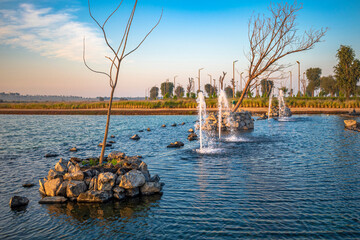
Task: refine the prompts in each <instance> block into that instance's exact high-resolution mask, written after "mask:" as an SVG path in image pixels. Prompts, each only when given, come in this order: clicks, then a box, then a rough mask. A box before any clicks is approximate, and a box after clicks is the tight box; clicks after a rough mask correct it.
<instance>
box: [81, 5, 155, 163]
mask: <svg viewBox="0 0 360 240" xmlns="http://www.w3.org/2000/svg"><path fill="white" fill-rule="evenodd" d="M122 2H123V0H121V2H120V3H119V5H118V6H117V7H116V9H115V10H114V11H113V12H112V13H111V14H110V15H109V16H108V17H107V18H106V20H105V21H104V23H103V24H100V23H99V21H98V20H96V19H95V17H94V16H93V14H92V12H91V7H90V0H88V7H89V14H90V17H91V18H92V19H93V20H94V22H95V23H96V25H97V26H98V27H99V28H100V30H101V32H102V34H103V37H104V40H105V43H106V45H107V47H108V48H109V49H110V51H111V54H112V57H108V56H105V57H106V58H107V59H108V60H109V61H110V68H109V71H108V72H103V71H97V70H94V69H93V68H91V67H89V65H88V64H87V63H86V59H85V38H84V41H83V60H84V64H85V66H86V67H87V68H88V69H89V70H91V71H92V72H95V73H98V74H102V75H105V76H106V77H107V78H108V79H109V84H110V87H111V93H110V99H109V105H108V111H107V120H106V127H105V134H104V139H103V142H102V148H101V155H100V160H99V164H100V165H101V164H102V162H103V159H104V153H105V147H106V140H107V135H108V131H109V124H110V116H111V106H112V101H113V96H114V91H115V88H116V85H117V83H118V79H119V74H120V66H121V63H122V62H123V60H124V59H125V58H126V57H127V56H129V55H130V54H132V53H133V52H135V51H136V50H137V49H138V48H139V47H140V46H141V45H142V44H143V42H144V41H145V39H146V38H147V37H148V36H149V35H150V33H151V32H152V31H153V30H154V29H155V28H156V27H157V26H158V25H159V23H160V21H161V18H162V12H161V15H160V18H159V20H158V21H157V23H156V24H155V25H154V26H153V27H152V28H151V30H150V31H149V32H148V33H147V34H146V35H145V36H144V37H143V39H142V40H141V41H140V42H139V43H138V45H136V47H135V48H133V49H131V50H127V44H128V37H129V33H130V29H131V25H132V22H133V19H134V15H135V10H136V7H137V3H138V1H137V0H135V3H134V5H133V7H132V11H131V13H130V16H129V18H128V20H127V24H126V27H125V30H124V33H123V35H122V39H121V41H120V43H119V44H118V47H117V48H114V47H113V46H112V45H111V44H110V42H109V41H108V35H107V32H106V30H105V25H106V23H107V22H108V20H109V19H110V18H111V17H112V16H113V15H114V14H115V13H116V11H118V9H119V8H120V6H121V4H122Z"/></svg>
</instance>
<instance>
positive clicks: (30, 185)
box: [22, 182, 35, 188]
mask: <svg viewBox="0 0 360 240" xmlns="http://www.w3.org/2000/svg"><path fill="white" fill-rule="evenodd" d="M22 186H23V187H24V188H31V187H33V186H35V184H33V183H30V182H26V183H24V184H23V185H22Z"/></svg>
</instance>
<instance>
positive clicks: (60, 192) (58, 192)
mask: <svg viewBox="0 0 360 240" xmlns="http://www.w3.org/2000/svg"><path fill="white" fill-rule="evenodd" d="M68 183H69V182H68V181H64V182H62V183H61V184H60V186H59V187H58V189H57V190H56V193H55V196H66V189H67V185H68Z"/></svg>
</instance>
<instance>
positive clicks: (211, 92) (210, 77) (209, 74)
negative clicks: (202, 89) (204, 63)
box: [208, 74, 212, 97]
mask: <svg viewBox="0 0 360 240" xmlns="http://www.w3.org/2000/svg"><path fill="white" fill-rule="evenodd" d="M208 76H209V77H210V86H211V80H212V76H211V74H208ZM211 94H212V91H211V87H210V95H211ZM209 97H210V96H209Z"/></svg>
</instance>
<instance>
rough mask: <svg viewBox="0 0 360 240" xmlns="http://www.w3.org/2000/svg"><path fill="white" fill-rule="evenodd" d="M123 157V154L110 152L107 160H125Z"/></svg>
mask: <svg viewBox="0 0 360 240" xmlns="http://www.w3.org/2000/svg"><path fill="white" fill-rule="evenodd" d="M125 157H126V155H125V153H123V152H119V151H114V152H111V153H110V154H109V155H108V158H109V159H118V158H125Z"/></svg>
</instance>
